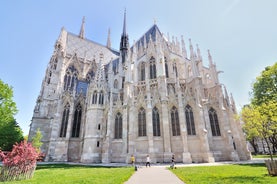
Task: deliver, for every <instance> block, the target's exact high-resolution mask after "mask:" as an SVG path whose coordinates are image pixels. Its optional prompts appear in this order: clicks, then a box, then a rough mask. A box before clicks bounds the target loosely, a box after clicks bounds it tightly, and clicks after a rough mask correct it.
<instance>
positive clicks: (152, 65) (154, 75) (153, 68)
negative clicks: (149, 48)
mask: <svg viewBox="0 0 277 184" xmlns="http://www.w3.org/2000/svg"><path fill="white" fill-rule="evenodd" d="M149 64H150V79H156V78H157V72H156V62H155V58H154V57H153V56H152V57H151V58H150V62H149Z"/></svg>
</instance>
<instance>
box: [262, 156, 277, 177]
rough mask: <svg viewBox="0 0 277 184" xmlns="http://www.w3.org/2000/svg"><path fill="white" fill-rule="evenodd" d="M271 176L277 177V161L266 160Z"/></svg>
mask: <svg viewBox="0 0 277 184" xmlns="http://www.w3.org/2000/svg"><path fill="white" fill-rule="evenodd" d="M265 165H266V167H267V171H268V174H269V175H272V176H277V160H265Z"/></svg>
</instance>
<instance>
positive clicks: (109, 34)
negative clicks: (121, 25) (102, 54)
mask: <svg viewBox="0 0 277 184" xmlns="http://www.w3.org/2000/svg"><path fill="white" fill-rule="evenodd" d="M107 48H109V49H110V48H111V29H110V28H109V30H108V38H107Z"/></svg>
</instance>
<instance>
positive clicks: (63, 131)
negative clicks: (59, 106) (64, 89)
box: [60, 103, 70, 137]
mask: <svg viewBox="0 0 277 184" xmlns="http://www.w3.org/2000/svg"><path fill="white" fill-rule="evenodd" d="M69 110H70V105H69V103H67V104H66V105H65V106H64V110H63V117H62V125H61V130H60V137H66V130H67V125H68V117H69Z"/></svg>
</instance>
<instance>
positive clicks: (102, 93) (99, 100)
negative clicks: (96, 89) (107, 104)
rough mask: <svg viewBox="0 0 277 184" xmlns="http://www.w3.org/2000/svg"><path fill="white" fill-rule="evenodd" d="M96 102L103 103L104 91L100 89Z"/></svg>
mask: <svg viewBox="0 0 277 184" xmlns="http://www.w3.org/2000/svg"><path fill="white" fill-rule="evenodd" d="M98 103H99V104H101V105H103V104H104V92H103V91H100V93H99V98H98Z"/></svg>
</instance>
